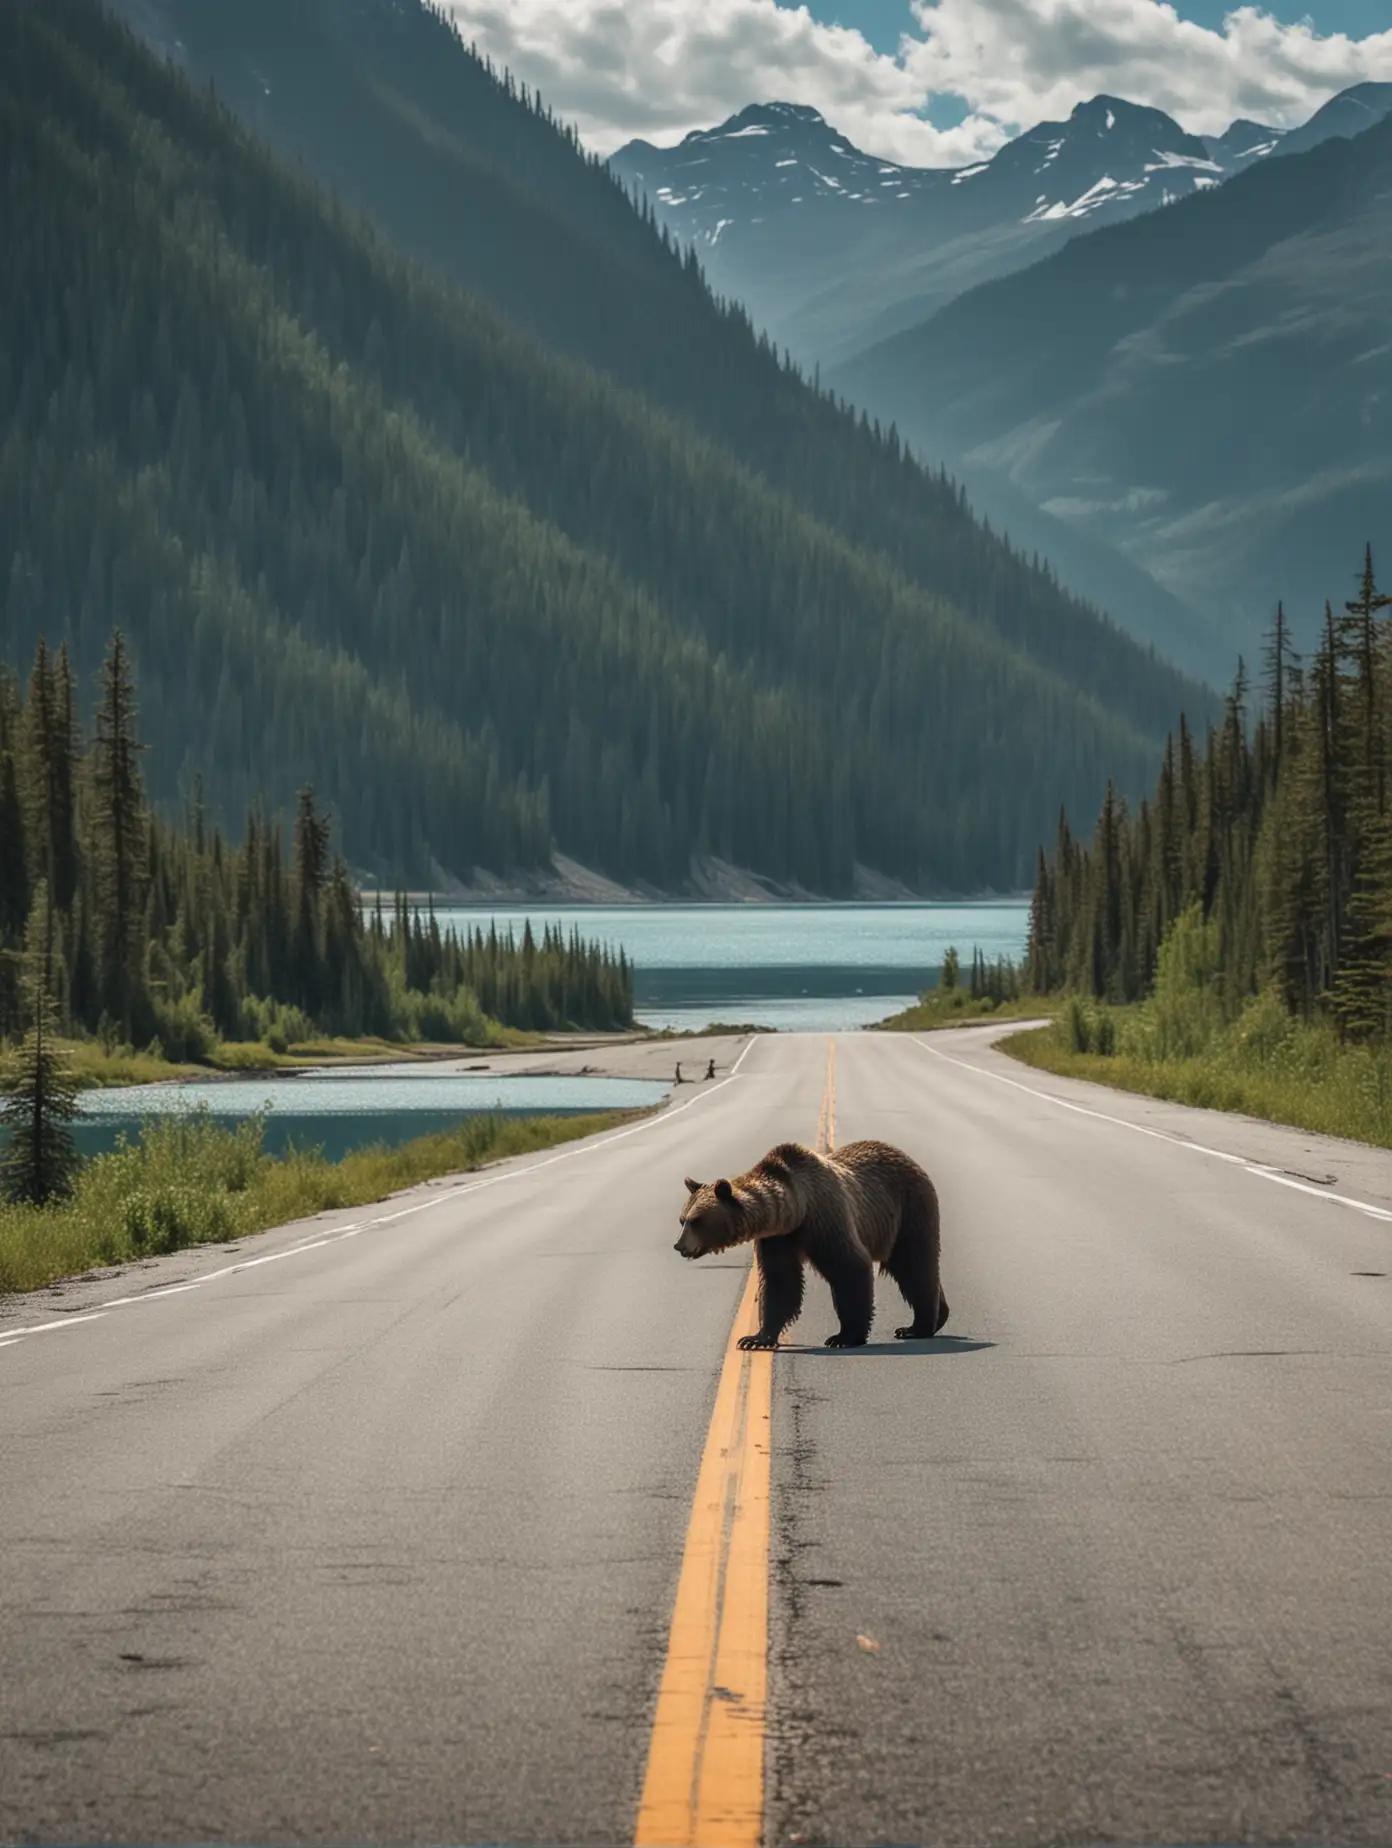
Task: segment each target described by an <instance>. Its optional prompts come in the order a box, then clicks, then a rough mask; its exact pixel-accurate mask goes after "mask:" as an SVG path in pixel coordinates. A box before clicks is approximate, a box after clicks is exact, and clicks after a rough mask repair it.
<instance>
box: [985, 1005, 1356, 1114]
mask: <svg viewBox="0 0 1392 1848" xmlns="http://www.w3.org/2000/svg"><path fill="white" fill-rule="evenodd" d="M1156 1027H1157V1023H1156V1019H1155V1015H1154V1011H1153V1005H1152V1004H1150V1003H1147V1004H1145V1005H1143V1006H1141V1007H1137V1008H1099V1007H1096V1006H1094V1005H1093V1004H1091V1003H1083V1002H1076V1001H1075V1002H1070V1003H1069V1004H1068V1005H1067V1006H1066V1007H1065V1008H1064V1010H1063V1012H1062V1013H1061V1014H1060V1015H1059V1017H1058V1018H1057V1019H1056V1020H1055V1021H1054V1023H1053V1024H1052V1025H1051V1026H1048V1027H1040V1028H1037V1029H1035V1030H1034V1031H1033V1032H1028V1033H1017V1034H1014V1035H1012V1037H1011V1038H1009V1039H1007V1040H1003V1041H1002V1042H1001V1046H1002V1050H1004V1051H1006V1052H1008V1053H1010V1054H1011V1056H1012V1057H1014V1058H1016V1059H1019V1060H1021V1061H1023V1063H1024V1064H1026V1065H1032V1066H1034V1067H1036V1069H1038V1070H1040V1071H1048V1072H1057V1073H1059V1074H1060V1075H1061V1076H1063V1077H1066V1078H1086V1079H1090V1080H1091V1081H1092V1082H1093V1083H1094V1084H1105V1085H1111V1086H1112V1087H1113V1088H1114V1089H1116V1090H1119V1091H1140V1092H1143V1093H1145V1095H1147V1096H1149V1097H1164V1098H1168V1099H1169V1100H1171V1101H1172V1102H1174V1103H1179V1104H1194V1105H1196V1106H1198V1107H1199V1108H1200V1109H1204V1110H1229V1111H1236V1112H1239V1113H1241V1114H1242V1115H1245V1116H1253V1117H1263V1118H1265V1119H1266V1120H1267V1121H1268V1122H1271V1123H1288V1124H1291V1125H1292V1126H1293V1127H1294V1128H1297V1129H1308V1130H1314V1131H1316V1132H1318V1133H1319V1134H1321V1135H1327V1136H1347V1137H1350V1138H1351V1139H1352V1140H1354V1141H1356V1142H1367V1143H1372V1144H1373V1145H1374V1146H1376V1147H1379V1148H1392V1047H1386V1046H1384V1047H1370V1046H1351V1045H1348V1044H1346V1043H1345V1042H1343V1041H1341V1040H1340V1039H1339V1037H1338V1035H1337V1034H1336V1033H1335V1032H1334V1030H1333V1029H1332V1028H1331V1027H1328V1026H1324V1025H1307V1024H1305V1023H1303V1022H1300V1021H1296V1020H1292V1019H1291V1018H1290V1017H1289V1016H1288V1015H1287V1014H1286V1013H1285V1012H1284V1011H1283V1010H1282V1009H1281V1008H1280V1007H1279V1006H1278V1005H1277V1004H1276V1003H1275V1002H1271V1001H1266V1000H1258V1001H1254V1002H1252V1003H1251V1005H1250V1006H1249V1007H1248V1008H1247V1009H1246V1010H1245V1011H1244V1012H1243V1014H1242V1015H1241V1016H1240V1017H1239V1018H1238V1019H1237V1020H1236V1021H1234V1022H1233V1023H1232V1024H1231V1025H1229V1026H1226V1027H1221V1028H1218V1029H1216V1030H1214V1031H1213V1032H1212V1033H1211V1034H1209V1035H1207V1036H1202V1037H1201V1038H1200V1040H1199V1043H1198V1044H1191V1045H1189V1046H1188V1047H1185V1046H1183V1045H1179V1046H1176V1045H1173V1044H1171V1045H1166V1043H1165V1039H1164V1036H1163V1034H1158V1033H1157V1030H1156ZM1108 1047H1111V1048H1113V1050H1107V1048H1108Z"/></svg>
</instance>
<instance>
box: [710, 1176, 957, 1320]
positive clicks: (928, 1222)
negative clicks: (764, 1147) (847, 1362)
mask: <svg viewBox="0 0 1392 1848" xmlns="http://www.w3.org/2000/svg"><path fill="white" fill-rule="evenodd" d="M686 1190H687V1195H688V1198H687V1202H686V1205H685V1206H684V1207H683V1208H682V1212H681V1228H682V1234H681V1237H680V1238H679V1239H678V1240H677V1243H676V1249H677V1250H678V1251H679V1252H680V1253H681V1255H682V1256H683V1257H684V1258H704V1257H708V1256H709V1255H710V1254H711V1253H712V1252H715V1251H728V1250H729V1249H730V1247H731V1246H732V1245H743V1244H747V1243H748V1242H749V1240H751V1239H752V1240H753V1241H754V1249H755V1256H756V1258H757V1260H758V1265H759V1331H758V1333H757V1334H754V1335H745V1336H744V1337H743V1338H742V1340H741V1341H740V1346H741V1347H742V1348H773V1347H777V1346H778V1340H779V1336H780V1335H781V1334H782V1333H783V1331H784V1329H785V1328H787V1326H788V1324H789V1323H790V1322H795V1321H796V1320H797V1318H798V1316H799V1315H800V1314H801V1313H802V1288H803V1265H804V1264H805V1263H806V1264H810V1265H811V1266H812V1268H813V1269H814V1270H816V1271H819V1272H820V1273H821V1275H822V1276H823V1277H825V1278H826V1280H827V1282H828V1283H829V1284H830V1285H831V1296H832V1301H833V1302H834V1304H835V1305H836V1313H837V1315H839V1316H840V1318H841V1326H840V1328H839V1329H838V1330H837V1331H836V1333H835V1334H834V1335H832V1336H831V1337H830V1338H829V1339H828V1341H827V1346H828V1347H864V1345H865V1343H866V1342H867V1341H868V1340H869V1338H870V1324H871V1322H872V1320H873V1319H874V1314H875V1286H874V1267H875V1266H876V1265H877V1264H878V1265H879V1267H880V1270H881V1272H882V1273H883V1272H888V1274H889V1275H890V1276H891V1277H893V1279H894V1281H895V1282H896V1283H897V1284H898V1285H899V1288H900V1290H901V1291H902V1292H903V1295H904V1299H905V1301H906V1302H907V1303H908V1305H909V1307H910V1309H912V1311H913V1321H912V1322H910V1323H909V1324H908V1326H907V1327H905V1328H896V1329H895V1331H894V1333H895V1337H896V1339H897V1340H900V1341H921V1340H926V1339H927V1338H928V1337H929V1336H930V1335H935V1334H937V1332H938V1330H939V1329H940V1328H941V1327H942V1326H943V1324H944V1323H945V1322H946V1320H947V1299H946V1297H945V1296H944V1295H943V1293H942V1286H941V1283H940V1280H939V1276H938V1258H939V1250H940V1243H941V1240H940V1231H939V1222H938V1196H937V1192H936V1190H935V1189H934V1186H933V1183H932V1182H931V1181H930V1180H929V1178H928V1176H927V1175H926V1174H925V1173H924V1172H923V1170H922V1168H920V1167H919V1165H918V1163H917V1162H916V1161H913V1160H911V1159H910V1157H909V1156H907V1155H905V1154H904V1152H903V1151H902V1150H901V1149H896V1148H892V1147H891V1146H890V1145H889V1143H887V1142H848V1143H847V1144H846V1146H845V1148H843V1149H839V1150H838V1151H837V1152H836V1153H835V1154H834V1155H818V1154H817V1153H816V1152H815V1151H814V1150H812V1149H808V1148H804V1147H803V1146H802V1145H801V1143H797V1142H784V1143H781V1144H780V1145H779V1146H778V1147H777V1148H776V1149H770V1150H769V1152H768V1154H767V1155H765V1157H764V1158H763V1160H762V1161H761V1162H757V1163H756V1164H755V1166H754V1167H752V1168H751V1169H750V1170H749V1172H748V1173H747V1174H741V1175H739V1176H737V1177H736V1179H735V1180H733V1181H726V1180H721V1181H716V1182H714V1183H713V1184H708V1183H704V1182H701V1181H693V1180H692V1179H691V1178H690V1177H689V1176H688V1178H687V1182H686Z"/></svg>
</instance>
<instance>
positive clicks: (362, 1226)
mask: <svg viewBox="0 0 1392 1848" xmlns="http://www.w3.org/2000/svg"><path fill="white" fill-rule="evenodd" d="M757 1038H758V1035H757V1034H751V1035H750V1039H749V1044H748V1045H747V1046H746V1047H745V1049H744V1051H743V1052H742V1053H741V1054H740V1056H739V1057H738V1058H737V1059H736V1060H735V1062H734V1064H733V1065H732V1066H731V1067H730V1075H729V1077H728V1078H722V1079H721V1080H720V1082H719V1084H713V1085H712V1086H711V1087H710V1089H709V1090H702V1091H698V1092H697V1093H696V1095H695V1096H694V1097H689V1098H688V1099H687V1100H686V1102H685V1103H684V1104H678V1105H677V1107H676V1108H675V1109H674V1110H662V1111H660V1112H659V1113H658V1114H657V1115H656V1116H651V1117H648V1118H647V1119H646V1121H644V1122H642V1123H634V1124H633V1125H632V1126H631V1127H630V1128H628V1129H619V1130H616V1131H615V1132H614V1134H613V1135H612V1136H604V1137H602V1138H601V1139H600V1140H599V1141H597V1142H592V1141H590V1140H589V1139H588V1138H587V1139H586V1140H585V1141H583V1142H577V1143H576V1144H575V1146H574V1147H573V1148H568V1149H562V1150H561V1152H560V1153H559V1154H557V1155H548V1156H547V1157H546V1158H545V1159H544V1160H543V1161H534V1162H532V1163H531V1164H530V1165H529V1166H528V1167H525V1168H509V1169H508V1170H507V1171H506V1173H503V1174H490V1175H488V1176H487V1177H486V1178H485V1179H483V1180H479V1181H465V1182H463V1183H461V1184H460V1185H459V1186H457V1187H451V1188H448V1189H447V1190H446V1191H445V1192H443V1193H437V1194H435V1195H433V1196H432V1197H431V1198H430V1199H429V1200H421V1201H418V1202H417V1203H416V1205H414V1206H405V1207H402V1208H401V1209H400V1211H398V1212H395V1213H383V1214H381V1215H380V1216H379V1217H378V1218H376V1219H364V1220H360V1221H359V1222H358V1223H357V1224H356V1225H351V1226H341V1227H339V1228H338V1230H337V1231H334V1232H330V1233H327V1234H323V1235H321V1236H320V1237H317V1238H308V1239H303V1240H301V1241H300V1243H299V1244H296V1245H289V1246H287V1247H286V1249H285V1250H284V1251H269V1252H267V1253H266V1254H265V1255H264V1256H263V1257H259V1258H243V1259H242V1260H241V1261H240V1262H239V1263H237V1264H224V1265H223V1266H222V1267H221V1268H220V1269H219V1270H214V1271H207V1272H205V1273H204V1275H203V1276H201V1277H192V1278H190V1279H189V1280H188V1281H187V1282H185V1283H169V1284H164V1285H162V1286H161V1287H160V1288H159V1289H156V1290H147V1291H146V1292H144V1294H143V1295H140V1296H114V1297H112V1298H111V1299H110V1301H108V1302H104V1303H98V1304H97V1305H96V1307H95V1308H94V1309H92V1310H91V1311H90V1312H88V1313H85V1314H83V1315H66V1316H62V1317H60V1318H58V1319H56V1320H54V1321H52V1322H34V1323H31V1324H30V1325H29V1326H28V1327H27V1328H4V1329H0V1348H6V1347H13V1346H14V1344H15V1343H16V1342H17V1341H19V1340H21V1339H22V1338H23V1337H24V1336H26V1335H45V1334H48V1333H49V1332H50V1330H52V1329H55V1328H76V1327H77V1326H78V1325H79V1323H82V1322H98V1321H100V1320H101V1318H102V1317H103V1316H104V1315H105V1314H106V1313H107V1311H108V1310H110V1309H128V1308H132V1307H134V1306H135V1305H137V1304H143V1303H156V1302H159V1300H160V1299H161V1298H162V1297H165V1296H181V1295H184V1294H186V1293H187V1292H188V1291H189V1290H201V1289H202V1287H203V1285H204V1284H205V1283H216V1282H217V1281H218V1280H219V1278H222V1277H234V1276H236V1274H237V1273H238V1271H247V1270H255V1269H256V1268H257V1267H258V1266H259V1265H262V1264H278V1263H279V1262H280V1260H281V1259H282V1258H297V1257H299V1256H300V1255H301V1253H302V1252H306V1251H320V1250H322V1249H323V1247H324V1246H325V1245H338V1244H341V1243H342V1242H343V1240H344V1239H349V1238H356V1237H357V1235H358V1234H359V1233H360V1232H365V1231H368V1230H369V1229H370V1228H372V1227H373V1226H389V1225H392V1224H394V1223H395V1222H396V1221H397V1220H398V1219H409V1218H411V1216H412V1215H413V1214H415V1213H427V1212H429V1211H430V1209H431V1208H432V1207H436V1206H444V1205H447V1204H448V1203H449V1202H451V1201H454V1200H460V1199H463V1198H464V1196H465V1195H466V1194H476V1193H482V1192H483V1190H484V1188H485V1187H500V1186H501V1185H502V1184H503V1182H504V1181H516V1180H521V1179H522V1178H523V1177H524V1176H525V1175H528V1174H536V1173H538V1172H539V1171H540V1170H541V1169H542V1168H551V1167H554V1166H555V1164H556V1163H557V1162H558V1161H572V1160H574V1158H575V1157H576V1156H578V1155H593V1154H594V1153H595V1152H596V1151H597V1150H599V1149H607V1148H608V1147H609V1145H610V1143H612V1142H622V1141H624V1140H625V1138H626V1137H628V1136H637V1135H641V1134H642V1132H643V1131H644V1130H645V1129H654V1128H656V1127H657V1125H658V1124H659V1123H670V1122H671V1120H672V1118H673V1117H674V1116H680V1115H681V1114H682V1112H683V1111H684V1110H690V1109H691V1108H692V1106H693V1105H695V1104H700V1103H704V1102H705V1100H706V1099H707V1098H708V1097H714V1096H715V1094H716V1092H717V1091H723V1090H724V1089H725V1087H726V1085H727V1084H733V1083H734V1081H735V1079H736V1077H737V1076H738V1074H739V1068H740V1066H741V1065H743V1064H744V1062H745V1060H746V1059H747V1058H748V1057H749V1054H750V1053H751V1052H752V1051H753V1049H754V1042H755V1040H756V1039H757ZM514 1159H516V1158H514ZM264 1230H265V1231H268V1232H272V1231H274V1230H275V1228H274V1226H267V1227H265V1228H264ZM247 1236H248V1237H256V1236H259V1235H258V1234H255V1233H248V1234H247Z"/></svg>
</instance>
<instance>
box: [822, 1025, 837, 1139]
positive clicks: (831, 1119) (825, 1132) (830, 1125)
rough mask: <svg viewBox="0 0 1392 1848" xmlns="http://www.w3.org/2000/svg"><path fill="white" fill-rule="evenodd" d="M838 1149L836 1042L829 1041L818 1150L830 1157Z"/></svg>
mask: <svg viewBox="0 0 1392 1848" xmlns="http://www.w3.org/2000/svg"><path fill="white" fill-rule="evenodd" d="M835 1148H836V1041H835V1040H828V1041H827V1063H826V1080H825V1082H824V1083H823V1085H822V1107H821V1109H820V1110H819V1111H818V1113H817V1150H818V1153H819V1154H822V1155H830V1154H831V1153H832V1152H833V1151H834V1150H835Z"/></svg>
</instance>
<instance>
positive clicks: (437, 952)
mask: <svg viewBox="0 0 1392 1848" xmlns="http://www.w3.org/2000/svg"><path fill="white" fill-rule="evenodd" d="M79 704H80V701H79V694H78V686H77V681H76V677H75V675H74V671H73V667H72V663H71V660H70V658H69V654H68V650H67V647H66V645H64V646H61V647H60V648H59V649H58V650H57V652H56V654H54V653H50V651H49V649H48V648H47V646H46V645H45V644H44V643H43V642H40V644H39V647H38V649H37V651H36V654H35V657H34V663H33V667H32V670H31V672H30V674H29V678H28V682H27V686H26V687H25V688H24V689H23V690H21V688H20V686H19V684H18V682H17V681H16V680H15V678H14V676H13V675H12V674H10V673H9V672H8V671H6V670H4V669H0V1038H3V1037H9V1036H13V1035H15V1034H18V1033H21V1032H25V1031H28V1030H30V1028H31V1027H32V1025H33V1022H34V1018H35V1014H36V1003H35V1000H34V995H35V993H36V992H41V993H42V994H43V995H44V996H45V997H46V998H47V1000H48V1001H49V1002H50V1003H51V1006H52V1009H53V1018H54V1021H55V1023H56V1028H61V1030H62V1031H64V1032H66V1033H68V1034H71V1035H91V1036H95V1037H98V1038H101V1039H103V1040H105V1041H107V1042H108V1043H111V1044H126V1045H133V1046H145V1045H147V1044H154V1045H156V1047H157V1049H158V1050H159V1051H160V1052H162V1053H163V1054H164V1056H166V1057H168V1058H172V1059H182V1058H196V1057H198V1056H200V1055H201V1054H203V1053H205V1052H206V1051H208V1050H209V1049H210V1048H211V1046H212V1045H213V1044H214V1043H215V1042H216V1041H217V1040H219V1039H224V1040H257V1039H265V1040H269V1041H270V1042H271V1043H272V1044H273V1045H281V1046H283V1045H285V1044H287V1043H290V1042H293V1041H295V1040H301V1039H306V1038H309V1037H311V1036H312V1035H314V1034H316V1033H326V1034H342V1035H350V1036H358V1035H380V1036H383V1037H386V1038H424V1039H440V1040H465V1041H473V1042H475V1043H477V1042H478V1041H480V1040H482V1039H484V1038H485V1037H486V1036H487V1034H488V1033H489V1031H490V1023H491V1022H496V1023H500V1024H502V1025H506V1026H511V1027H519V1028H526V1029H537V1030H545V1029H556V1028H564V1027H581V1028H588V1029H596V1030H603V1029H610V1028H622V1027H627V1026H631V1025H632V1021H633V984H632V972H631V969H630V967H629V965H628V961H627V958H626V956H625V955H624V953H623V951H622V950H620V951H619V952H618V954H617V955H614V954H612V953H611V952H610V951H608V950H607V949H605V948H603V947H601V946H599V945H597V944H592V943H586V942H584V941H582V940H581V938H580V936H579V934H578V932H576V933H573V934H572V935H571V936H570V937H569V938H566V937H564V936H563V935H562V934H561V933H560V932H559V931H553V930H551V929H550V928H549V927H548V928H547V929H546V930H545V931H544V932H543V934H542V936H541V938H540V940H539V941H538V940H537V939H536V937H535V936H534V935H533V932H532V929H531V925H530V923H528V924H527V925H526V927H525V929H524V931H523V934H522V938H521V940H520V942H519V941H518V940H517V939H516V938H515V937H514V936H513V935H512V934H511V933H508V934H507V935H505V936H501V937H500V936H499V934H498V932H497V930H496V928H493V927H490V929H489V931H488V933H487V935H485V934H483V933H482V932H481V931H480V930H478V929H475V930H474V931H471V932H466V933H465V934H464V935H462V936H461V935H459V934H457V933H455V932H454V931H451V930H443V931H442V930H441V928H440V925H439V922H438V920H437V919H436V917H435V915H434V912H433V908H430V909H428V910H427V911H425V912H424V913H422V911H421V910H420V908H419V907H416V908H414V909H413V908H412V907H411V906H409V905H408V903H407V900H406V898H405V897H404V896H402V895H398V896H397V897H396V898H395V899H394V900H393V902H392V906H391V909H390V911H389V912H388V911H386V910H385V909H384V906H383V903H382V900H381V898H380V896H379V898H378V901H377V904H376V907H375V908H371V909H369V911H368V912H367V914H366V915H365V912H364V907H363V904H362V902H361V899H360V897H359V893H358V890H357V888H356V885H355V883H354V881H353V879H352V878H351V877H350V874H349V870H348V866H347V864H346V862H345V860H344V859H343V857H342V855H341V854H337V853H335V852H334V851H333V849H332V835H331V827H330V823H329V820H328V818H327V816H326V815H324V814H323V813H322V812H321V811H320V809H319V807H318V805H317V803H316V799H315V795H314V792H313V790H312V789H310V788H308V787H306V788H304V789H302V790H301V791H300V794H299V797H298V802H297V808H296V813H295V817H294V821H293V825H292V827H291V830H290V838H289V841H288V844H287V841H286V838H285V830H284V828H283V825H282V823H281V822H280V821H279V820H278V819H275V818H273V817H268V816H267V814H266V813H265V812H263V810H262V809H261V808H260V807H259V806H258V805H255V804H253V805H252V807H251V808H250V810H249V812H248V815H247V818H246V823H245V828H244V831H243V836H242V840H241V842H240V844H234V843H233V842H232V841H230V840H229V839H227V838H226V837H225V836H224V834H223V833H222V832H221V831H220V830H219V828H218V827H217V826H215V825H213V824H212V823H211V822H210V821H209V819H208V817H207V815H206V813H205V810H204V806H203V801H202V796H201V792H200V791H199V790H198V789H197V788H196V787H195V789H194V790H193V792H192V793H191V795H190V797H189V800H188V801H187V803H186V805H185V813H184V814H183V816H182V817H181V819H180V821H179V822H178V823H173V822H170V821H167V820H165V819H162V818H161V817H160V816H159V815H158V814H157V813H155V812H154V811H153V810H152V808H151V805H150V803H149V801H148V798H147V794H146V776H145V759H146V752H145V748H144V745H143V744H142V742H141V739H140V737H139V735H138V729H137V707H136V695H135V684H134V678H133V674H132V670H131V665H130V655H129V651H128V648H127V645H126V642H125V638H124V637H123V635H122V634H121V633H120V632H119V631H117V632H116V633H115V634H114V635H113V636H112V638H111V640H110V643H109V646H108V648H107V651H106V655H105V660H104V663H103V666H102V670H101V674H100V684H99V691H98V697H97V701H96V708H95V712H94V714H93V719H92V724H91V728H90V732H84V730H83V727H82V725H81V723H80V719H79V713H78V708H79ZM287 849H288V850H287ZM26 970H27V971H28V974H29V977H30V980H29V982H28V984H27V986H26V980H25V976H26ZM35 981H37V984H38V986H37V990H36V989H35V987H34V983H35ZM55 1030H56V1029H55Z"/></svg>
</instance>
